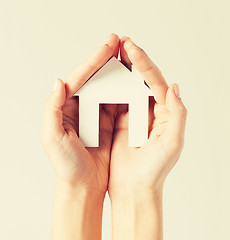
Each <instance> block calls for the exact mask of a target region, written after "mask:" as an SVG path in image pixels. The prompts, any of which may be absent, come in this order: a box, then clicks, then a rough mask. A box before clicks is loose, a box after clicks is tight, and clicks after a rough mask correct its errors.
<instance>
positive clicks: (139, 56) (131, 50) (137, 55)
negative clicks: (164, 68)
mask: <svg viewBox="0 0 230 240" xmlns="http://www.w3.org/2000/svg"><path fill="white" fill-rule="evenodd" d="M124 49H125V51H126V52H127V55H128V58H129V59H130V61H131V62H132V63H133V65H134V66H135V67H136V68H137V69H138V70H139V71H140V73H141V74H142V76H143V78H144V80H145V81H146V83H147V84H148V86H149V87H150V88H151V90H152V92H153V95H154V98H155V100H156V102H157V103H159V104H165V97H166V92H167V89H168V85H167V83H166V81H165V79H164V77H163V76H162V74H161V72H160V70H159V69H158V68H157V66H156V65H155V64H154V63H153V62H152V60H151V59H150V58H149V57H148V55H147V54H146V53H145V52H144V51H143V50H142V49H141V48H140V47H138V46H137V45H135V44H134V43H133V42H132V41H131V40H127V41H125V43H124Z"/></svg>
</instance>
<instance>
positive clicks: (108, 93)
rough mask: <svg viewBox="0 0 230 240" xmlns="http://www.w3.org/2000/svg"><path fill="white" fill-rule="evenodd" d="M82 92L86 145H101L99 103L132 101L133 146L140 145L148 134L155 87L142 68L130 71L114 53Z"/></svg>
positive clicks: (81, 117) (82, 127)
mask: <svg viewBox="0 0 230 240" xmlns="http://www.w3.org/2000/svg"><path fill="white" fill-rule="evenodd" d="M74 96H79V137H80V139H81V141H82V143H83V144H84V146H86V147H98V145H99V104H100V103H115V104H119V103H120V104H128V105H129V144H128V145H129V146H130V147H140V146H142V145H143V144H144V143H145V142H146V140H147V138H148V108H149V96H153V94H152V92H151V90H150V89H149V88H148V87H147V86H146V85H145V84H144V80H143V79H142V78H141V76H140V74H139V72H137V70H136V69H135V67H133V68H132V72H131V71H129V70H128V69H127V68H126V67H125V66H124V65H123V64H122V63H121V62H120V61H119V60H118V59H116V58H115V57H112V58H111V59H110V60H109V61H108V62H107V63H106V64H105V65H104V66H103V67H102V68H101V69H100V70H99V71H97V72H96V73H95V74H94V75H93V76H92V77H91V78H90V79H89V80H88V81H87V82H86V83H85V84H84V85H83V86H82V87H81V88H80V89H79V90H78V91H77V92H76V93H75V94H74Z"/></svg>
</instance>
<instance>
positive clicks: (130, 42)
mask: <svg viewBox="0 0 230 240" xmlns="http://www.w3.org/2000/svg"><path fill="white" fill-rule="evenodd" d="M124 45H126V47H131V46H136V44H135V43H134V42H133V41H132V40H131V39H128V40H127V41H125V43H124Z"/></svg>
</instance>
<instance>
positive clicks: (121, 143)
mask: <svg viewBox="0 0 230 240" xmlns="http://www.w3.org/2000/svg"><path fill="white" fill-rule="evenodd" d="M120 53H121V61H122V63H123V64H124V65H125V66H126V67H127V68H129V69H131V66H132V65H134V66H135V67H136V68H137V69H138V70H139V71H140V73H141V74H142V76H143V79H145V82H146V83H147V85H148V86H149V87H150V89H151V90H152V92H153V95H154V99H153V98H151V101H150V107H149V116H150V117H149V138H148V140H147V142H146V143H145V144H144V145H143V146H142V147H138V148H133V147H128V117H129V116H128V108H127V106H124V105H121V106H120V107H118V112H117V116H116V121H115V130H114V137H113V145H112V151H111V164H110V179H109V194H110V197H111V196H112V197H113V196H116V195H119V194H120V193H122V194H123V193H133V192H138V193H140V192H142V190H144V191H145V190H148V191H158V190H160V189H162V186H163V183H164V180H165V178H166V177H167V175H168V173H169V172H170V170H171V169H172V168H173V166H174V165H175V163H176V162H177V160H178V159H179V156H180V154H181V151H182V148H183V143H184V129H185V122H186V115H187V110H186V108H185V106H184V105H183V103H182V101H181V98H180V97H179V89H178V85H177V84H173V85H171V86H170V87H168V85H167V83H166V81H165V79H164V78H163V76H162V74H161V72H160V70H159V69H158V68H157V66H156V65H155V64H154V63H153V62H152V61H151V60H150V58H149V57H148V56H147V54H146V53H145V52H144V51H143V50H142V49H141V48H140V47H138V46H136V45H135V44H134V43H133V42H132V41H131V40H130V39H129V38H127V37H124V38H122V39H121V40H120ZM130 87H131V88H132V86H130Z"/></svg>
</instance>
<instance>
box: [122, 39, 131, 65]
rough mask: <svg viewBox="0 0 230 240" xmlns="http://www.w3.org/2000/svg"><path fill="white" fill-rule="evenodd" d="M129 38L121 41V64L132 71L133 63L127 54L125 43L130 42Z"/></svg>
mask: <svg viewBox="0 0 230 240" xmlns="http://www.w3.org/2000/svg"><path fill="white" fill-rule="evenodd" d="M129 39H130V38H129V37H122V38H121V39H120V56H121V62H122V63H123V64H124V65H125V66H126V67H127V68H128V69H129V70H131V66H132V63H131V61H130V59H129V57H128V54H127V52H126V51H125V49H124V43H125V42H126V41H127V40H129Z"/></svg>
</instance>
